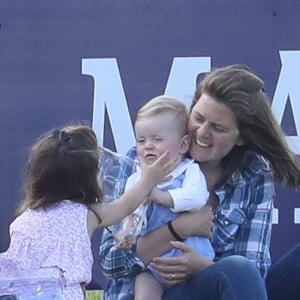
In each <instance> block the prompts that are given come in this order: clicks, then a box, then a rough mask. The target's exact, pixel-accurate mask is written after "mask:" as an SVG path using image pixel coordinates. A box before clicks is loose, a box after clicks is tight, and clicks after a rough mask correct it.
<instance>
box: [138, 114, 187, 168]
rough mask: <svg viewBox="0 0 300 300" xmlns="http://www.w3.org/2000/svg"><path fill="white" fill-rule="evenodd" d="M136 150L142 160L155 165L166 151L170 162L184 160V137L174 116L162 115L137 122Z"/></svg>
mask: <svg viewBox="0 0 300 300" xmlns="http://www.w3.org/2000/svg"><path fill="white" fill-rule="evenodd" d="M135 135H136V148H137V154H138V156H139V158H140V159H142V160H144V161H145V162H146V164H151V163H153V162H154V161H155V160H156V159H157V158H158V157H159V156H160V155H162V154H163V153H164V152H165V151H166V150H168V152H169V158H170V160H172V161H174V160H178V161H180V160H181V158H182V155H183V153H182V136H181V133H180V132H179V130H178V125H177V123H176V120H175V118H174V116H173V115H172V114H169V113H162V114H159V115H157V116H151V117H149V118H143V119H141V120H137V121H136V122H135Z"/></svg>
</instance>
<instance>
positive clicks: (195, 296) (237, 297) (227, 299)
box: [163, 255, 267, 300]
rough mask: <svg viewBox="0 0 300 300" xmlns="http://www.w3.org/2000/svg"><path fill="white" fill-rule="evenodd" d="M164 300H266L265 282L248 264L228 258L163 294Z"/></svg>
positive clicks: (247, 261) (235, 257) (250, 264)
mask: <svg viewBox="0 0 300 300" xmlns="http://www.w3.org/2000/svg"><path fill="white" fill-rule="evenodd" d="M163 299H164V300H177V299H178V300H179V299H180V300H182V299H189V300H267V293H266V289H265V284H264V280H263V278H262V277H261V275H260V273H259V271H258V270H257V268H256V267H255V265H254V264H253V262H251V261H250V260H248V259H247V258H245V257H242V256H237V255H235V256H229V257H226V258H223V259H221V260H220V261H218V262H216V263H215V264H214V265H213V266H211V267H209V268H207V269H206V270H204V271H202V272H200V273H198V274H196V275H194V276H193V277H192V278H191V279H189V280H188V281H186V282H185V283H182V284H179V285H176V286H174V287H172V288H170V289H168V290H167V291H166V292H165V295H164V297H163Z"/></svg>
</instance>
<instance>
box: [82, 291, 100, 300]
mask: <svg viewBox="0 0 300 300" xmlns="http://www.w3.org/2000/svg"><path fill="white" fill-rule="evenodd" d="M101 299H102V290H95V291H94V290H88V291H86V300H101Z"/></svg>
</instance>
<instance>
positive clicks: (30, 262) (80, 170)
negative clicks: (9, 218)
mask: <svg viewBox="0 0 300 300" xmlns="http://www.w3.org/2000/svg"><path fill="white" fill-rule="evenodd" d="M167 156H168V154H167V153H164V154H163V155H162V156H161V157H160V158H159V160H157V161H156V162H154V163H153V164H151V165H143V164H142V169H143V173H142V178H141V180H140V181H139V182H138V183H137V184H136V185H134V186H133V187H132V188H131V189H130V190H128V191H127V192H126V193H125V194H124V195H123V196H122V197H121V198H120V199H119V200H117V201H113V202H111V203H101V201H102V198H103V192H102V191H101V189H100V188H99V183H98V180H97V179H98V170H99V151H98V145H97V139H96V135H95V133H94V132H93V131H92V129H91V128H89V127H87V126H80V125H78V126H68V127H65V128H63V129H61V130H56V131H51V132H47V133H46V134H44V135H43V136H41V137H40V138H39V139H38V140H37V141H36V142H35V144H34V145H33V147H32V149H31V153H30V155H29V159H28V162H27V166H26V169H25V175H24V199H23V201H22V203H21V204H20V206H19V208H18V211H17V212H18V217H17V218H16V219H15V221H14V222H13V223H12V224H11V226H10V237H11V241H10V246H9V249H8V250H7V252H5V253H1V254H0V270H2V271H3V270H28V271H29V272H30V270H35V269H39V268H48V267H57V268H59V269H61V270H62V272H63V276H64V280H65V286H64V287H63V291H62V293H63V295H64V297H65V299H76V300H80V299H84V286H85V284H86V283H88V282H89V281H90V279H91V270H92V264H93V259H92V252H91V244H90V237H91V235H92V233H93V231H94V229H95V228H96V227H98V226H102V227H105V226H108V225H111V224H113V223H116V222H119V221H120V220H121V219H122V218H123V217H125V216H126V215H128V214H129V213H131V212H132V211H133V210H134V209H135V208H136V207H137V206H138V205H139V204H141V203H142V202H143V201H144V199H145V198H146V197H147V195H148V194H149V193H150V192H151V190H152V188H153V187H154V186H155V185H156V184H157V183H159V182H160V181H162V180H166V179H167V176H166V174H167V173H168V169H169V168H170V163H166V161H167Z"/></svg>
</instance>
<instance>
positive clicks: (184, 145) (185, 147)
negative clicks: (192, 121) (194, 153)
mask: <svg viewBox="0 0 300 300" xmlns="http://www.w3.org/2000/svg"><path fill="white" fill-rule="evenodd" d="M190 144H191V137H190V136H189V135H187V134H186V135H184V136H183V137H182V138H181V145H180V149H179V151H180V153H181V154H185V153H187V152H188V151H189V149H190Z"/></svg>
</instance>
